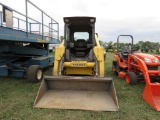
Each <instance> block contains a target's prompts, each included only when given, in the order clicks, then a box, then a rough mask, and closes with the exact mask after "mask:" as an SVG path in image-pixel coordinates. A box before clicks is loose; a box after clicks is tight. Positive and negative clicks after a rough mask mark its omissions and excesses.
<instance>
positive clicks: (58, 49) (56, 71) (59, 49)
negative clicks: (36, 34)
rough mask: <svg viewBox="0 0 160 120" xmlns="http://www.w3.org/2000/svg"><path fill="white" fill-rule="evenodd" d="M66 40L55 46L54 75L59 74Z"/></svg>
mask: <svg viewBox="0 0 160 120" xmlns="http://www.w3.org/2000/svg"><path fill="white" fill-rule="evenodd" d="M64 51H65V47H64V41H63V42H62V43H61V44H60V45H59V46H57V47H56V48H55V56H54V68H53V75H59V68H60V60H61V59H62V56H63V54H64Z"/></svg>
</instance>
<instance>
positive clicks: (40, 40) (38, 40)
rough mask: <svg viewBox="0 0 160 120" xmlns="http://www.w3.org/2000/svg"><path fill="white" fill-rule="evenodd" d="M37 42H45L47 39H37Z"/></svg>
mask: <svg viewBox="0 0 160 120" xmlns="http://www.w3.org/2000/svg"><path fill="white" fill-rule="evenodd" d="M37 42H38V43H45V42H46V41H45V40H42V39H37Z"/></svg>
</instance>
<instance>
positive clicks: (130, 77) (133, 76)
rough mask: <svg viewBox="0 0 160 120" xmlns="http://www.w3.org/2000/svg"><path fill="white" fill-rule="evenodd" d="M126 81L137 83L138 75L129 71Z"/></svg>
mask: <svg viewBox="0 0 160 120" xmlns="http://www.w3.org/2000/svg"><path fill="white" fill-rule="evenodd" d="M126 83H128V84H130V85H136V84H137V83H138V78H137V75H136V74H135V73H134V72H127V74H126Z"/></svg>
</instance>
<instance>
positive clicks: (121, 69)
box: [112, 35, 160, 111]
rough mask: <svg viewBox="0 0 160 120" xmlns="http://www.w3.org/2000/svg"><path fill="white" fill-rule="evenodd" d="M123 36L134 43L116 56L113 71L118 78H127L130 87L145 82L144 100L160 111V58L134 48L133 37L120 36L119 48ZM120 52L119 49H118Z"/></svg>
mask: <svg viewBox="0 0 160 120" xmlns="http://www.w3.org/2000/svg"><path fill="white" fill-rule="evenodd" d="M121 36H129V37H131V40H132V42H131V43H129V45H128V46H125V47H123V48H122V52H118V51H117V53H116V54H115V55H114V57H115V59H116V60H115V61H113V67H112V70H113V72H114V73H116V74H118V77H120V78H125V81H126V82H127V83H128V84H130V85H135V84H137V83H138V82H139V81H145V83H146V85H145V88H144V91H143V99H144V100H145V101H146V102H147V103H148V104H149V105H150V106H152V107H153V108H154V109H155V110H157V111H160V70H158V67H159V66H160V56H157V55H150V54H145V53H141V52H140V51H138V48H137V47H133V37H132V36H131V35H120V36H118V39H117V48H118V46H119V38H120V37H121ZM117 50H118V49H117Z"/></svg>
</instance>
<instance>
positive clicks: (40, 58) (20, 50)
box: [0, 0, 59, 82]
mask: <svg viewBox="0 0 160 120" xmlns="http://www.w3.org/2000/svg"><path fill="white" fill-rule="evenodd" d="M28 3H30V5H33V6H34V7H35V8H36V9H38V10H39V11H40V12H41V13H42V21H41V22H39V21H36V20H34V19H33V18H30V17H29V16H28V7H27V6H28ZM0 6H2V8H3V9H2V11H0V76H16V77H25V76H26V77H27V79H28V80H30V81H32V82H38V81H40V80H42V78H43V68H45V67H47V66H49V65H53V62H54V58H53V56H50V55H49V44H51V43H52V44H53V43H59V40H58V37H57V38H53V37H52V36H49V37H46V36H44V32H45V29H44V27H47V28H48V29H49V31H50V32H49V34H50V35H51V34H52V33H53V31H55V32H56V34H58V30H55V29H53V28H52V27H51V26H52V24H54V25H56V26H58V23H57V22H56V21H55V20H54V19H52V18H51V17H49V15H47V14H46V13H44V12H43V11H42V10H41V9H40V8H38V7H37V6H35V5H34V4H33V3H31V2H30V1H29V0H26V15H24V14H22V13H20V12H18V11H16V10H14V9H12V8H10V7H8V6H6V5H4V4H2V3H0ZM17 14H18V15H17ZM13 15H17V16H19V17H17V16H13ZM43 15H46V16H48V18H49V19H50V21H51V23H49V26H47V25H45V24H44V23H43V19H44V17H43ZM23 18H24V19H23ZM34 25H36V26H38V30H37V27H36V26H34ZM24 26H25V27H24ZM41 28H42V29H41Z"/></svg>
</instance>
